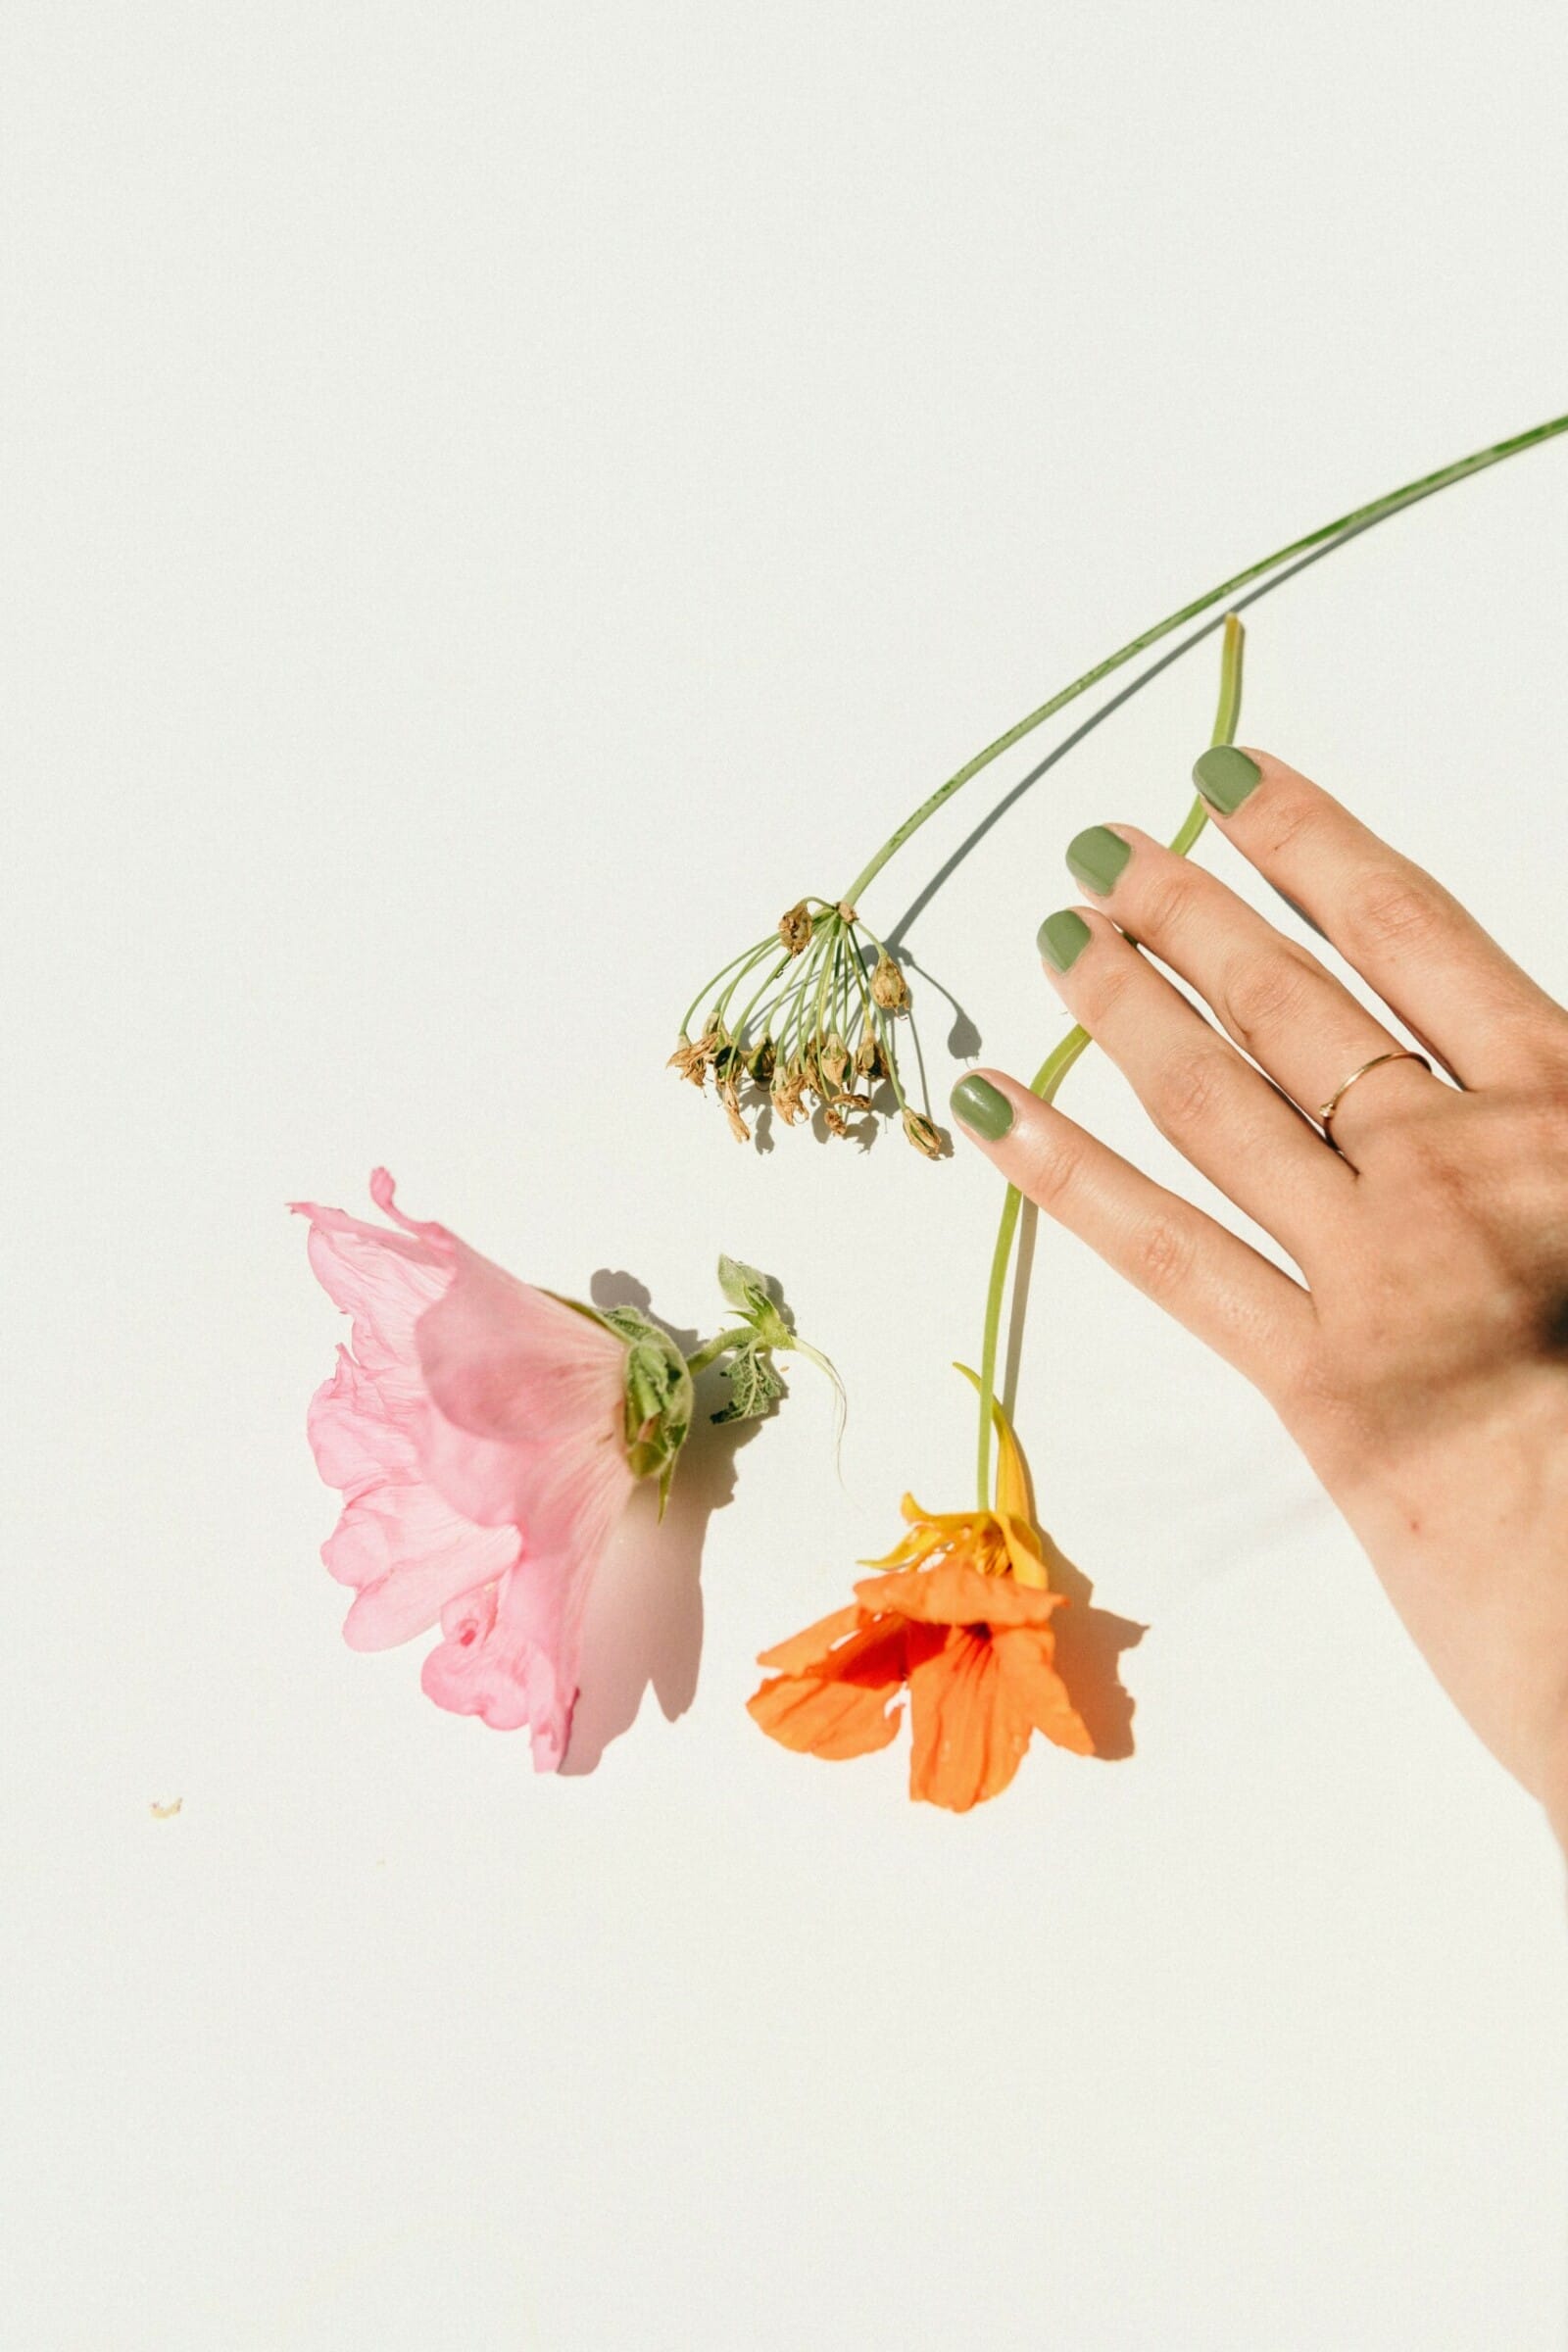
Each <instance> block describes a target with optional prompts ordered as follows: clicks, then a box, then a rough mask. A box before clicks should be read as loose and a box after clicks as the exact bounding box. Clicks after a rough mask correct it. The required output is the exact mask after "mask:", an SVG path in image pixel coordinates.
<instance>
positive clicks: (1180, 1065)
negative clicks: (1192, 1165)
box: [1146, 1047, 1230, 1135]
mask: <svg viewBox="0 0 1568 2352" xmlns="http://www.w3.org/2000/svg"><path fill="white" fill-rule="evenodd" d="M1229 1072H1230V1065H1229V1063H1228V1061H1227V1059H1226V1056H1225V1054H1223V1053H1215V1052H1214V1051H1212V1049H1210V1048H1208V1047H1199V1048H1197V1049H1190V1050H1189V1051H1187V1052H1185V1053H1181V1054H1171V1055H1170V1056H1169V1057H1168V1058H1167V1059H1166V1060H1165V1061H1163V1062H1161V1064H1160V1066H1159V1068H1158V1070H1157V1071H1156V1072H1155V1073H1154V1075H1153V1077H1152V1079H1151V1081H1150V1083H1149V1089H1148V1094H1147V1097H1146V1100H1147V1102H1148V1104H1149V1108H1150V1111H1151V1112H1152V1116H1153V1118H1154V1120H1155V1122H1156V1124H1157V1125H1158V1126H1160V1127H1162V1128H1163V1129H1164V1130H1165V1131H1166V1132H1167V1133H1168V1134H1173V1135H1181V1134H1185V1133H1187V1132H1189V1131H1190V1130H1191V1129H1192V1128H1194V1127H1198V1126H1201V1124H1202V1123H1203V1121H1204V1120H1205V1119H1206V1118H1208V1117H1209V1116H1210V1114H1211V1113H1212V1111H1213V1108H1214V1105H1215V1103H1216V1102H1217V1101H1218V1099H1219V1097H1220V1095H1221V1093H1222V1091H1223V1089H1224V1086H1225V1082H1226V1079H1227V1077H1228V1076H1229Z"/></svg>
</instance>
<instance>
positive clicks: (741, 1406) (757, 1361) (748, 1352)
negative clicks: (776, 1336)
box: [712, 1340, 784, 1421]
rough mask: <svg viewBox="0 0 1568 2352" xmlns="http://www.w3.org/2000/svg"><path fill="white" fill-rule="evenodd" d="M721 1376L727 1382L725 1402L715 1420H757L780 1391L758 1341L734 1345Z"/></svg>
mask: <svg viewBox="0 0 1568 2352" xmlns="http://www.w3.org/2000/svg"><path fill="white" fill-rule="evenodd" d="M723 1377H724V1378H725V1379H726V1380H727V1381H728V1382H729V1402H728V1404H726V1405H725V1407H724V1409H723V1411H722V1412H721V1413H714V1414H713V1416H712V1418H713V1420H715V1421H760V1420H761V1419H762V1417H763V1416H764V1414H766V1413H767V1411H768V1410H769V1408H770V1407H771V1406H772V1404H773V1403H774V1401H775V1399H776V1398H778V1397H782V1396H783V1394H784V1383H783V1382H782V1381H781V1380H780V1379H779V1376H778V1374H777V1373H776V1372H775V1371H774V1369H773V1367H772V1365H771V1363H770V1362H769V1361H768V1358H767V1353H766V1343H765V1342H764V1341H762V1340H748V1341H747V1342H746V1344H745V1346H744V1347H741V1348H736V1350H735V1352H734V1354H733V1355H732V1356H731V1357H730V1360H729V1362H728V1363H727V1364H726V1365H725V1366H724V1371H723Z"/></svg>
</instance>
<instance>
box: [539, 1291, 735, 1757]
mask: <svg viewBox="0 0 1568 2352" xmlns="http://www.w3.org/2000/svg"><path fill="white" fill-rule="evenodd" d="M589 1296H590V1298H591V1299H593V1302H594V1304H595V1306H599V1307H608V1306H635V1307H637V1308H638V1309H639V1310H640V1311H641V1312H642V1313H643V1314H645V1315H649V1316H650V1317H651V1319H652V1320H653V1321H654V1322H656V1323H659V1324H660V1325H661V1328H662V1329H663V1330H665V1331H667V1332H668V1333H669V1335H670V1337H671V1338H672V1339H673V1340H674V1342H675V1345H676V1346H677V1347H678V1348H680V1349H681V1350H682V1352H683V1353H684V1354H688V1355H689V1354H690V1353H691V1352H692V1351H693V1349H694V1348H696V1346H697V1344H698V1335H697V1333H696V1332H695V1331H679V1330H677V1329H676V1328H675V1327H674V1326H673V1325H672V1324H668V1323H665V1322H663V1319H662V1317H661V1316H658V1315H654V1314H653V1313H652V1308H651V1306H650V1302H649V1295H648V1292H647V1289H646V1288H645V1286H644V1285H643V1284H642V1283H640V1282H638V1281H636V1280H635V1279H634V1278H633V1277H632V1276H631V1275H629V1274H624V1273H615V1272H612V1271H611V1270H610V1269H608V1268H601V1269H600V1271H599V1272H598V1273H597V1274H596V1275H595V1276H594V1278H593V1281H592V1284H591V1285H590V1288H589ZM724 1396H725V1389H724V1386H723V1383H722V1380H721V1379H720V1377H719V1374H718V1372H717V1371H716V1369H710V1370H709V1371H708V1372H706V1373H704V1374H703V1375H702V1377H701V1379H700V1380H699V1381H698V1384H697V1412H696V1416H695V1418H694V1419H693V1422H692V1433H691V1436H690V1437H689V1438H688V1439H687V1441H686V1444H685V1446H684V1447H683V1448H682V1450H681V1457H680V1461H679V1463H678V1464H677V1466H676V1470H675V1476H674V1480H673V1482H672V1484H671V1486H670V1491H669V1504H668V1508H667V1509H666V1510H665V1513H664V1516H663V1518H662V1520H661V1518H660V1516H659V1496H658V1494H657V1493H656V1492H655V1487H656V1482H655V1481H654V1480H652V1479H645V1480H644V1481H643V1483H642V1484H641V1486H640V1487H639V1488H638V1489H637V1491H636V1493H635V1494H634V1495H633V1496H632V1498H631V1501H630V1503H629V1504H628V1505H627V1508H626V1510H625V1511H624V1512H623V1514H622V1516H621V1519H620V1523H619V1525H618V1526H617V1528H616V1529H615V1532H614V1534H613V1537H612V1538H611V1541H610V1543H609V1544H608V1545H607V1547H606V1549H605V1552H604V1555H603V1557H602V1558H601V1560H600V1562H599V1566H598V1568H597V1570H596V1571H595V1574H594V1581H593V1586H592V1589H591V1591H590V1593H589V1596H588V1607H587V1614H586V1616H585V1618H584V1621H583V1642H582V1662H581V1665H580V1668H579V1670H578V1672H579V1685H580V1687H579V1690H578V1694H577V1703H576V1706H575V1708H574V1709H573V1711H572V1718H571V1737H570V1740H568V1742H567V1746H566V1753H565V1756H564V1759H563V1762H562V1765H561V1771H562V1774H563V1776H564V1777H565V1778H568V1779H570V1778H572V1777H578V1778H580V1777H581V1776H583V1775H584V1774H586V1773H590V1772H594V1771H596V1770H597V1769H598V1766H599V1763H600V1760H601V1758H602V1757H603V1755H604V1752H605V1750H606V1748H607V1747H609V1746H610V1744H611V1742H612V1741H613V1740H618V1739H619V1738H620V1737H621V1735H622V1734H623V1733H625V1732H628V1731H629V1730H630V1729H631V1727H632V1725H633V1723H634V1722H635V1721H636V1719H637V1715H638V1712H639V1710H640V1709H641V1706H642V1703H643V1695H644V1693H645V1691H649V1690H652V1691H653V1693H654V1696H655V1697H656V1698H657V1699H658V1701H659V1705H660V1708H661V1711H662V1714H663V1716H664V1719H665V1721H666V1722H668V1723H673V1722H674V1721H675V1720H676V1718H677V1717H678V1716H681V1715H684V1714H685V1712H686V1710H687V1708H688V1707H689V1706H690V1705H691V1703H692V1700H693V1698H694V1697H695V1696H696V1693H697V1670H698V1667H699V1665H700V1663H701V1660H702V1654H703V1589H702V1565H703V1545H704V1544H705V1542H706V1541H707V1536H708V1523H709V1520H710V1519H711V1517H712V1515H713V1513H714V1512H715V1511H717V1510H722V1508H723V1506H724V1505H725V1503H727V1502H729V1501H730V1500H731V1499H732V1498H733V1495H734V1493H735V1456H736V1454H737V1453H738V1452H739V1450H740V1448H741V1447H742V1446H745V1445H747V1444H748V1443H749V1442H750V1441H751V1439H752V1438H754V1437H755V1436H756V1434H757V1431H758V1429H759V1427H760V1423H758V1422H756V1421H745V1422H725V1423H722V1424H720V1425H718V1426H717V1427H715V1426H714V1424H713V1422H712V1421H711V1418H710V1415H711V1413H713V1412H714V1411H715V1410H716V1409H718V1407H719V1406H720V1405H721V1404H722V1402H723V1398H724Z"/></svg>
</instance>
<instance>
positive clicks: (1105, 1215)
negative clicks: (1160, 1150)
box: [953, 1070, 1314, 1395]
mask: <svg viewBox="0 0 1568 2352" xmlns="http://www.w3.org/2000/svg"><path fill="white" fill-rule="evenodd" d="M953 1113H954V1116H955V1118H956V1119H957V1120H958V1122H959V1124H960V1125H961V1126H962V1127H963V1129H964V1131H965V1132H966V1133H967V1134H968V1135H969V1136H970V1137H971V1138H972V1139H973V1141H974V1142H975V1143H976V1144H978V1145H979V1147H980V1149H981V1151H982V1152H984V1153H985V1154H986V1157H987V1158H988V1159H989V1160H991V1161H992V1163H993V1165H994V1166H996V1167H997V1168H999V1169H1000V1170H1001V1171H1002V1174H1003V1175H1004V1176H1005V1178H1006V1180H1007V1182H1008V1183H1009V1184H1011V1185H1015V1186H1016V1187H1017V1189H1018V1191H1019V1192H1020V1193H1022V1195H1023V1197H1024V1199H1025V1200H1026V1201H1034V1202H1035V1203H1036V1204H1037V1205H1038V1206H1039V1207H1040V1208H1042V1209H1044V1210H1045V1213H1046V1215H1047V1216H1048V1217H1052V1218H1054V1221H1055V1222H1056V1223H1057V1224H1058V1225H1064V1226H1065V1227H1066V1229H1067V1231H1068V1232H1069V1233H1075V1234H1076V1235H1077V1236H1078V1238H1079V1240H1080V1241H1083V1242H1087V1243H1088V1244H1089V1247H1090V1249H1091V1250H1095V1251H1096V1252H1097V1253H1098V1254H1099V1255H1100V1256H1101V1257H1103V1259H1104V1261H1105V1263H1106V1265H1108V1266H1111V1267H1113V1268H1114V1270H1115V1271H1116V1273H1118V1274H1120V1275H1122V1276H1123V1277H1124V1278H1125V1280H1126V1281H1128V1282H1130V1283H1133V1284H1134V1285H1135V1286H1136V1287H1137V1288H1138V1289H1139V1290H1140V1291H1142V1292H1143V1293H1144V1295H1145V1297H1146V1298H1149V1299H1153V1300H1154V1302H1155V1304H1156V1305H1158V1306H1162V1307H1163V1308H1164V1309H1165V1312H1166V1313H1167V1314H1168V1315H1172V1316H1174V1317H1175V1319H1176V1321H1177V1322H1178V1323H1181V1324H1184V1325H1185V1326H1186V1328H1187V1329H1188V1330H1189V1331H1190V1332H1191V1333H1192V1334H1193V1336H1194V1337H1195V1339H1200V1340H1201V1341H1202V1342H1203V1344H1204V1346H1205V1347H1208V1348H1213V1349H1214V1351H1215V1353H1216V1354H1217V1355H1222V1356H1223V1357H1224V1358H1225V1360H1226V1362H1227V1363H1229V1364H1233V1365H1234V1366H1235V1367H1236V1369H1237V1371H1238V1372H1240V1373H1242V1374H1243V1375H1244V1376H1245V1377H1246V1378H1247V1379H1248V1380H1250V1381H1251V1382H1252V1383H1253V1385H1254V1386H1255V1387H1256V1388H1258V1389H1260V1390H1262V1391H1263V1393H1264V1394H1265V1395H1274V1394H1277V1393H1278V1391H1279V1389H1280V1387H1281V1386H1282V1383H1283V1382H1284V1381H1285V1380H1287V1379H1288V1378H1289V1375H1290V1373H1291V1370H1292V1369H1293V1367H1294V1366H1295V1364H1296V1363H1297V1362H1298V1360H1299V1356H1300V1355H1301V1353H1302V1351H1303V1350H1304V1348H1305V1345H1306V1340H1307V1335H1308V1333H1309V1332H1310V1330H1311V1328H1312V1325H1313V1322H1314V1314H1313V1308H1312V1302H1311V1299H1309V1298H1308V1296H1307V1294H1306V1292H1305V1291H1304V1290H1302V1288H1301V1286H1300V1284H1299V1283H1298V1282H1293V1281H1292V1279H1291V1277H1290V1276H1289V1275H1288V1274H1285V1273H1283V1272H1282V1271H1281V1270H1280V1268H1279V1267H1278V1266H1275V1265H1271V1264H1270V1262H1269V1260H1268V1259H1267V1258H1266V1257H1264V1256H1262V1255H1261V1254H1260V1253H1259V1251H1257V1250H1254V1249H1252V1248H1251V1246H1250V1244H1249V1243H1247V1242H1244V1241H1243V1240H1242V1239H1241V1238H1240V1236H1239V1235H1237V1234H1234V1233H1229V1232H1227V1231H1226V1229H1225V1227H1224V1226H1223V1225H1219V1224H1216V1223H1215V1221H1214V1219H1213V1218H1212V1217H1210V1216H1207V1215H1205V1214H1204V1212H1203V1210H1202V1209H1201V1208H1195V1207H1194V1205H1193V1203H1192V1202H1191V1201H1183V1200H1182V1199H1181V1198H1180V1197H1179V1196H1178V1195H1177V1194H1175V1193H1170V1192H1167V1191H1166V1190H1165V1188H1164V1186H1163V1185H1160V1184H1156V1183H1155V1182H1154V1181H1153V1179H1152V1177H1150V1176H1146V1175H1144V1173H1143V1172H1142V1170H1141V1169H1138V1168H1135V1167H1134V1166H1133V1165H1132V1164H1131V1162H1130V1161H1128V1160H1125V1159H1123V1158H1122V1156H1121V1154H1120V1152H1112V1151H1111V1150H1110V1148H1109V1146H1108V1145H1105V1144H1102V1143H1100V1142H1098V1141H1097V1140H1096V1138H1095V1137H1094V1136H1092V1135H1090V1134H1088V1133H1087V1132H1086V1130H1085V1129H1084V1128H1082V1127H1080V1126H1078V1125H1077V1124H1076V1123H1075V1122H1074V1121H1073V1120H1072V1119H1069V1118H1066V1117H1065V1116H1064V1115H1063V1114H1062V1112H1060V1111H1059V1110H1055V1109H1053V1108H1052V1106H1051V1105H1050V1104H1049V1103H1042V1102H1040V1101H1039V1099H1038V1098H1037V1097H1036V1096H1034V1095H1032V1094H1031V1093H1030V1092H1029V1089H1028V1088H1027V1087H1026V1086H1021V1085H1020V1084H1019V1083H1018V1081H1017V1079H1016V1078H1007V1077H1004V1075H1003V1074H1002V1072H1001V1071H1000V1070H993V1071H987V1072H985V1073H982V1072H980V1071H978V1070H975V1071H971V1072H970V1073H969V1075H968V1076H967V1077H965V1078H961V1079H960V1080H959V1081H958V1084H957V1085H956V1087H955V1088H954V1090H953Z"/></svg>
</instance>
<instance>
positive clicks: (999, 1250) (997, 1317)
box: [976, 613, 1247, 1511]
mask: <svg viewBox="0 0 1568 2352" xmlns="http://www.w3.org/2000/svg"><path fill="white" fill-rule="evenodd" d="M1246 637H1247V632H1246V630H1245V629H1244V628H1243V627H1242V624H1241V622H1240V620H1239V619H1238V618H1237V616H1236V614H1235V613H1226V615H1225V636H1224V643H1223V646H1222V648H1221V653H1220V667H1219V706H1218V709H1217V710H1216V711H1215V713H1214V731H1213V734H1212V735H1211V736H1210V738H1209V743H1210V746H1211V747H1212V746H1214V745H1216V744H1221V743H1234V742H1235V740H1236V728H1237V725H1238V722H1239V721H1240V718H1241V715H1242V649H1243V646H1244V644H1245V642H1246ZM1207 820H1208V810H1207V809H1206V808H1205V806H1204V803H1203V801H1202V799H1201V796H1195V798H1194V801H1193V805H1192V807H1191V809H1189V810H1188V812H1187V814H1186V816H1185V817H1184V818H1183V820H1182V823H1181V825H1180V827H1179V829H1178V831H1177V832H1176V834H1175V836H1174V838H1173V839H1172V842H1171V845H1170V846H1171V848H1172V850H1173V851H1174V852H1175V853H1176V856H1177V857H1178V858H1185V857H1186V856H1187V854H1188V852H1189V851H1190V850H1191V848H1192V847H1193V844H1194V843H1195V842H1196V841H1197V839H1198V837H1199V835H1200V834H1201V832H1202V830H1203V827H1204V825H1205V823H1206V822H1207ZM1091 1042H1092V1041H1091V1039H1090V1035H1089V1032H1088V1030H1087V1029H1082V1028H1073V1029H1069V1030H1068V1032H1067V1034H1066V1036H1065V1037H1064V1038H1063V1039H1062V1040H1061V1041H1060V1043H1059V1044H1058V1045H1055V1046H1054V1047H1053V1048H1052V1050H1051V1052H1050V1053H1049V1054H1047V1055H1046V1058H1045V1060H1044V1061H1043V1062H1042V1063H1041V1065H1040V1067H1039V1069H1038V1070H1037V1071H1036V1072H1035V1074H1034V1077H1033V1078H1032V1079H1031V1080H1030V1082H1029V1091H1030V1093H1031V1094H1033V1095H1038V1096H1039V1097H1040V1100H1041V1102H1042V1103H1054V1101H1055V1099H1056V1092H1057V1089H1058V1088H1059V1087H1060V1085H1061V1082H1062V1080H1063V1079H1064V1078H1065V1077H1066V1075H1067V1072H1068V1071H1069V1070H1070V1069H1071V1068H1072V1065H1073V1063H1074V1062H1075V1061H1077V1060H1078V1059H1079V1058H1080V1057H1081V1056H1082V1055H1083V1054H1087V1053H1088V1051H1089V1047H1090V1044H1091ZM1022 1205H1023V1201H1022V1196H1021V1195H1020V1194H1019V1192H1018V1191H1017V1189H1016V1188H1015V1187H1014V1186H1013V1185H1010V1184H1009V1185H1008V1187H1007V1197H1006V1199H1005V1201H1004V1202H1003V1204H1002V1222H1001V1224H1000V1225H999V1226H998V1228H997V1246H996V1249H995V1250H993V1251H992V1254H991V1281H990V1284H989V1285H988V1287H987V1290H986V1320H985V1337H984V1339H983V1341H982V1343H981V1351H980V1379H979V1382H978V1384H977V1385H978V1388H979V1393H980V1437H979V1444H978V1446H977V1449H976V1470H977V1473H978V1477H979V1496H980V1508H981V1509H982V1510H983V1511H988V1510H990V1508H991V1421H992V1401H993V1399H994V1397H996V1393H997V1348H998V1343H999V1341H1000V1339H1001V1336H1002V1300H1003V1295H1004V1293H1005V1290H1006V1287H1007V1268H1008V1266H1009V1265H1010V1263H1011V1262H1012V1245H1013V1240H1014V1237H1015V1236H1016V1234H1017V1231H1018V1212H1019V1210H1020V1208H1021V1207H1022Z"/></svg>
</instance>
